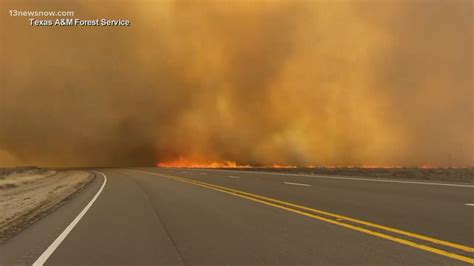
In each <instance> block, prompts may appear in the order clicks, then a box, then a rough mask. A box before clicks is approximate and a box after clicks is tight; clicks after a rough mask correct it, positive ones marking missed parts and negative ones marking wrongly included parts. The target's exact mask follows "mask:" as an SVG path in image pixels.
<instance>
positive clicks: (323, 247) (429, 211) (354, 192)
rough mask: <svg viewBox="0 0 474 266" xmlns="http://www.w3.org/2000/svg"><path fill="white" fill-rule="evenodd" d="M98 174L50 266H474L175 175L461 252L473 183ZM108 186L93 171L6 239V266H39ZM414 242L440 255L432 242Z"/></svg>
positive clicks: (1, 251)
mask: <svg viewBox="0 0 474 266" xmlns="http://www.w3.org/2000/svg"><path fill="white" fill-rule="evenodd" d="M99 171H101V172H102V173H104V174H105V175H106V177H107V183H106V186H105V187H104V190H103V191H102V192H101V194H100V195H99V196H98V198H97V200H96V201H95V202H94V203H93V205H92V207H91V208H90V209H89V210H88V211H87V213H86V214H85V215H84V216H83V217H82V219H81V220H80V221H79V222H78V223H77V225H76V226H75V227H74V228H73V229H72V230H71V231H70V232H69V234H68V235H67V236H66V238H65V239H64V241H62V242H61V243H60V244H59V246H57V248H55V249H54V251H53V252H52V253H51V255H50V256H49V258H48V259H47V261H46V263H45V265H119V264H120V265H229V264H232V265H250V264H251V265H303V264H305V265H400V264H402V265H458V264H459V265H466V264H468V263H466V262H463V261H461V260H458V259H453V258H450V257H447V256H444V255H442V254H441V255H440V254H437V253H434V252H430V251H426V250H422V249H420V248H416V247H412V246H409V245H405V244H402V243H397V242H395V241H390V240H387V239H384V238H380V237H377V236H374V235H370V234H366V233H363V232H360V231H357V230H352V229H351V228H346V227H343V226H339V225H337V224H333V223H330V222H325V221H321V220H318V219H313V218H311V217H308V216H305V215H301V214H299V213H297V212H295V211H292V210H285V209H283V208H279V207H274V206H270V205H269V204H266V203H261V202H257V201H255V200H252V199H246V198H242V197H239V196H237V195H232V194H229V193H224V192H221V191H216V190H214V189H211V188H208V187H202V186H198V185H196V184H194V183H189V182H182V181H180V180H178V179H173V178H169V177H184V178H186V180H191V182H193V180H194V181H199V182H205V183H208V184H213V185H219V186H223V187H227V188H231V189H237V190H240V191H245V192H250V193H253V194H256V195H262V196H266V197H270V198H274V199H279V200H282V201H285V202H292V203H297V204H300V205H304V206H307V207H311V208H314V209H317V210H324V211H328V212H331V213H335V214H341V215H345V216H348V217H351V218H355V219H360V220H364V221H369V222H373V223H377V224H380V225H384V226H390V227H392V228H397V229H403V230H407V231H409V232H413V233H416V234H420V235H425V236H429V237H434V238H437V239H441V240H446V241H450V242H453V243H456V244H460V245H463V246H468V247H472V246H473V242H474V234H473V217H474V207H473V206H469V205H465V204H466V203H473V193H472V192H473V191H474V188H473V187H470V186H465V187H454V186H435V185H424V184H406V183H387V182H370V181H363V180H345V179H326V178H318V177H314V176H291V175H278V174H272V173H249V172H242V171H216V170H202V169H157V168H139V169H138V168H137V169H133V170H129V169H102V170H99ZM102 182H103V178H102V176H100V175H98V176H97V178H96V179H95V180H94V182H93V183H92V184H90V185H89V186H88V187H87V188H86V189H85V190H84V191H82V192H81V193H80V194H78V195H77V196H76V197H74V198H73V199H71V200H70V201H68V202H67V203H66V204H64V205H63V206H62V207H60V208H58V209H57V210H55V211H54V212H52V213H51V214H49V215H48V216H46V217H45V218H43V219H42V220H40V221H38V222H37V223H35V224H33V225H32V226H30V227H28V228H27V229H25V230H24V231H22V232H21V233H20V234H18V235H17V236H15V237H13V238H11V239H10V240H8V241H7V242H5V243H3V244H1V245H0V264H1V265H19V264H20V265H21V264H24V265H29V264H32V263H33V262H35V261H36V259H37V258H38V257H40V255H41V254H42V253H43V252H44V251H45V250H46V249H47V248H48V246H49V245H50V244H51V243H52V242H53V241H54V240H55V239H56V238H57V237H58V235H59V234H61V232H62V231H63V230H64V228H66V227H67V225H68V224H69V223H70V222H71V221H72V220H73V219H74V217H77V215H78V214H79V213H80V212H81V210H82V209H83V208H84V206H86V205H87V204H88V202H89V201H90V200H91V199H92V197H93V196H94V195H95V194H96V193H97V191H98V190H99V187H100V186H101V184H102ZM397 237H398V236H397ZM410 240H412V239H410ZM417 243H419V244H423V245H428V246H432V247H434V248H439V246H436V245H431V243H426V241H424V242H420V241H418V242H417ZM445 250H446V251H449V252H450V253H453V254H454V253H456V254H460V255H462V256H464V257H466V256H469V254H467V255H466V252H464V253H463V252H459V251H456V250H454V249H452V248H446V249H445ZM471 255H472V254H471Z"/></svg>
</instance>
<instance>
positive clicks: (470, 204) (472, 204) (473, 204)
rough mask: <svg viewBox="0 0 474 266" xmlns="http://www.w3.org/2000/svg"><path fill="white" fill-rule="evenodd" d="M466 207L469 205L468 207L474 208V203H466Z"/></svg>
mask: <svg viewBox="0 0 474 266" xmlns="http://www.w3.org/2000/svg"><path fill="white" fill-rule="evenodd" d="M464 205H467V206H474V203H466V204H464Z"/></svg>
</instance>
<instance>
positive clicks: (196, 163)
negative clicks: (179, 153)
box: [156, 158, 250, 168]
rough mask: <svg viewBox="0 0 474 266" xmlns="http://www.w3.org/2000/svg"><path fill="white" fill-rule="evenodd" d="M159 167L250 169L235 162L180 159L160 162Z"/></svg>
mask: <svg viewBox="0 0 474 266" xmlns="http://www.w3.org/2000/svg"><path fill="white" fill-rule="evenodd" d="M156 166H158V167H164V168H248V167H250V166H248V165H238V164H237V163H236V162H234V161H222V162H218V161H210V160H189V159H185V158H179V159H176V160H171V161H165V162H158V163H157V164H156Z"/></svg>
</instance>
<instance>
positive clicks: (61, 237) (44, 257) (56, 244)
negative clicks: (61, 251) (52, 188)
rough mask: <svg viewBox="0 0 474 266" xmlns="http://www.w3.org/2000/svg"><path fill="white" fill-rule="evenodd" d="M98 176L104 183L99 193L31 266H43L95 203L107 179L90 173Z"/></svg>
mask: <svg viewBox="0 0 474 266" xmlns="http://www.w3.org/2000/svg"><path fill="white" fill-rule="evenodd" d="M92 172H95V173H98V174H101V175H102V176H103V177H104V183H102V186H101V187H100V189H99V191H97V193H96V194H95V196H94V197H93V198H92V199H91V201H89V203H88V204H87V206H86V207H84V209H82V211H81V212H80V213H79V215H77V217H76V218H74V220H73V221H72V222H71V223H70V224H69V225H68V226H67V227H66V229H64V231H63V232H62V233H61V234H60V235H59V236H58V237H57V238H56V239H55V240H54V242H53V243H51V245H49V247H48V248H47V249H46V250H45V251H44V252H43V254H41V256H40V257H39V258H38V259H37V260H36V261H35V262H34V263H33V266H41V265H43V264H44V263H45V262H46V260H48V258H49V257H50V256H51V255H52V254H53V252H54V251H55V250H56V249H57V248H58V247H59V245H60V244H61V242H63V240H64V239H65V238H66V237H67V235H68V234H69V233H70V232H71V231H72V229H73V228H74V227H75V226H76V224H77V223H78V222H79V221H80V220H81V219H82V217H83V216H84V215H85V214H86V212H87V211H88V210H89V209H90V207H91V206H92V204H94V202H95V201H96V199H97V198H98V197H99V195H100V193H101V192H102V190H103V189H104V187H105V183H107V177H106V176H105V174H103V173H101V172H98V171H92Z"/></svg>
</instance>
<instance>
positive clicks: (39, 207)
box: [0, 170, 94, 241]
mask: <svg viewBox="0 0 474 266" xmlns="http://www.w3.org/2000/svg"><path fill="white" fill-rule="evenodd" d="M93 177H94V176H93V174H91V173H89V172H86V171H55V170H47V171H41V172H35V173H28V172H24V173H18V174H15V173H14V174H9V175H7V176H4V177H2V178H1V179H0V210H2V211H1V212H0V241H3V240H5V239H7V238H9V237H11V236H12V235H14V234H15V233H17V232H19V231H20V230H21V229H23V228H24V227H26V226H28V225H29V224H32V223H33V222H35V221H36V220H38V219H39V218H41V217H42V216H43V215H45V214H46V213H47V212H48V211H50V210H52V209H54V208H55V207H57V206H59V205H60V204H61V203H62V202H64V201H65V200H67V199H68V198H69V197H71V196H72V195H73V194H74V193H75V192H77V191H79V190H80V189H82V188H83V187H84V186H85V185H86V184H88V183H89V182H90V181H91V180H92V179H93Z"/></svg>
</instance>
